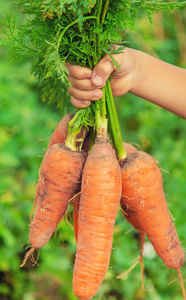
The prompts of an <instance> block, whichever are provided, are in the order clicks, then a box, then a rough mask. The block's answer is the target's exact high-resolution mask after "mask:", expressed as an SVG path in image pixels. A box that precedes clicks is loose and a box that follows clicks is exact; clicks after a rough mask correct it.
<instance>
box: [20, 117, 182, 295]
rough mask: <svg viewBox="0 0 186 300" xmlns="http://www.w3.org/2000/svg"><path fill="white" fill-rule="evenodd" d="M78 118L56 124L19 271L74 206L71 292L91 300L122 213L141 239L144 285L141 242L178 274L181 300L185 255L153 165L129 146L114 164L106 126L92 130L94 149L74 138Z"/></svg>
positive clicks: (87, 138)
mask: <svg viewBox="0 0 186 300" xmlns="http://www.w3.org/2000/svg"><path fill="white" fill-rule="evenodd" d="M76 118H77V116H76V115H73V114H70V115H66V116H65V117H64V118H63V119H62V120H61V121H60V122H59V124H58V126H57V128H56V129H55V131H54V133H53V134H52V137H51V139H50V142H49V145H48V149H47V151H46V153H45V155H44V158H43V161H42V164H41V168H40V175H39V180H38V183H37V187H36V200H35V204H34V206H36V208H35V213H34V217H33V219H32V220H31V224H30V243H31V249H30V250H29V251H28V252H27V253H26V255H25V258H24V261H23V263H22V265H21V266H24V264H25V263H26V260H27V259H28V257H29V256H30V257H31V259H32V260H33V259H34V258H33V252H34V251H35V250H36V249H39V248H41V247H43V246H44V245H45V244H46V243H47V242H48V241H49V239H50V238H51V236H52V234H53V233H54V231H55V229H56V227H57V225H58V223H59V222H60V220H61V219H62V217H63V216H64V214H65V212H66V211H67V209H68V206H69V205H70V204H73V208H74V210H73V216H74V233H75V238H76V242H77V252H76V258H75V265H74V274H73V291H74V294H75V295H76V296H77V297H78V298H79V299H81V300H88V299H92V298H93V297H94V296H95V295H96V293H97V291H98V289H99V287H100V285H101V283H102V281H103V280H104V277H105V274H106V272H107V270H108V267H109V261H110V255H111V250H112V240H113V229H114V224H115V219H116V213H117V210H118V207H119V206H121V209H122V211H123V215H124V217H125V218H126V219H127V221H128V222H130V223H131V224H132V225H133V226H134V228H136V229H137V230H138V231H139V234H140V236H141V251H140V253H141V258H140V260H141V271H142V272H141V273H142V281H143V259H142V252H143V243H144V240H145V234H146V235H147V236H148V238H149V240H150V241H151V243H152V245H153V247H154V249H155V251H156V253H157V254H158V255H159V257H160V258H161V259H162V260H163V262H164V264H165V265H166V266H167V267H169V268H174V269H176V270H177V272H178V275H179V278H180V282H181V287H182V292H183V297H184V299H186V295H185V289H184V284H183V279H182V275H181V271H180V269H181V266H182V265H183V264H184V261H185V256H184V251H183V249H182V247H181V244H180V241H179V238H178V235H177V232H176V229H175V226H174V223H173V221H172V218H171V215H170V213H169V210H168V207H167V204H166V200H165V196H164V191H163V184H162V176H161V172H160V169H159V168H158V165H157V163H156V161H155V160H154V159H153V158H152V157H151V156H150V155H149V154H147V153H145V152H143V151H138V150H137V149H136V148H135V147H134V146H132V145H130V144H127V143H123V144H122V146H123V152H122V153H123V154H122V155H123V156H124V157H123V158H120V159H119V158H118V155H117V152H116V150H115V148H114V147H113V142H111V141H110V137H109V134H108V132H107V130H106V128H105V127H104V126H99V125H98V127H97V128H96V129H95V130H94V131H95V132H96V134H95V136H94V140H93V141H94V143H93V142H92V141H91V139H92V137H91V136H92V135H91V134H90V130H88V129H87V128H83V127H81V129H80V130H79V132H78V134H77V135H76V138H74V136H73V135H71V131H72V127H73V124H74V120H75V119H76ZM98 124H100V123H99V122H98ZM102 124H104V122H103V123H102ZM69 139H71V140H73V145H74V141H75V144H76V151H74V150H72V149H70V148H69V147H68V145H69ZM124 154H125V155H124ZM32 213H33V211H32Z"/></svg>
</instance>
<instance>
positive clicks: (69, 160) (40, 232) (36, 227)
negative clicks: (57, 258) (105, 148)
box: [22, 144, 86, 265]
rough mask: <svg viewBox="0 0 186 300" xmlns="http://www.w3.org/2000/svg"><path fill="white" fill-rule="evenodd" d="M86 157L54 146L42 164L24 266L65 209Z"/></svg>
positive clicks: (53, 227)
mask: <svg viewBox="0 0 186 300" xmlns="http://www.w3.org/2000/svg"><path fill="white" fill-rule="evenodd" d="M85 158H86V155H85V154H84V153H83V152H74V151H71V150H70V149H68V148H67V147H65V146H64V144H55V145H52V146H51V147H50V148H48V150H47V152H46V153H45V156H44V158H43V161H42V165H41V169H40V176H39V181H38V184H37V188H36V210H35V214H34V218H33V220H32V222H31V226H30V235H29V238H30V243H31V246H32V248H31V249H30V251H28V252H27V254H26V256H25V259H24V261H23V264H22V265H24V263H25V262H26V260H27V258H28V257H29V255H31V254H32V253H33V251H34V250H35V249H38V248H41V247H43V246H44V245H45V244H46V243H47V242H48V241H49V239H50V237H51V236H52V234H53V232H54V231H55V229H56V227H57V225H58V223H59V221H60V220H61V218H62V217H63V215H64V213H65V211H66V210H67V207H68V204H69V201H70V199H71V198H72V197H73V195H74V194H75V192H76V190H77V187H78V185H79V182H80V178H81V174H82V169H83V165H84V163H85Z"/></svg>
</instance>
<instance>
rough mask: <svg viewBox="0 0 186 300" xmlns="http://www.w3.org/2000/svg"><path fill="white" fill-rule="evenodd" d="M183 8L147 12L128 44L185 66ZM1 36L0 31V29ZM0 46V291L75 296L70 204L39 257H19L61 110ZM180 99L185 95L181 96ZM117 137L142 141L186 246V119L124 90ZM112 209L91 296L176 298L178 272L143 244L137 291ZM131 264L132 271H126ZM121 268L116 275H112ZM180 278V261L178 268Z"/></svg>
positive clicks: (126, 237) (133, 248) (18, 299)
mask: <svg viewBox="0 0 186 300" xmlns="http://www.w3.org/2000/svg"><path fill="white" fill-rule="evenodd" d="M3 10H4V11H6V12H9V13H10V12H11V11H14V12H15V14H16V20H17V25H19V24H21V23H22V21H23V19H24V18H25V16H24V15H23V14H22V12H21V10H18V9H17V7H16V6H15V5H14V4H13V1H10V0H7V1H4V2H3V3H2V2H1V10H0V18H1V19H3V18H4V13H3ZM184 16H186V10H185V9H184V10H182V11H181V12H180V11H177V12H175V13H174V14H173V15H168V14H158V15H156V16H155V17H154V19H153V24H150V23H149V21H148V19H147V18H146V17H145V16H140V18H139V19H138V20H137V23H136V32H132V33H131V32H128V33H127V34H126V35H125V38H126V39H127V40H128V41H129V46H130V47H133V48H136V49H140V50H142V51H145V52H147V53H149V54H151V55H154V56H156V57H159V58H160V59H162V60H165V61H167V62H169V63H171V64H175V65H178V66H181V67H186V19H185V18H184ZM0 37H1V38H2V36H0ZM5 51H6V49H5V48H2V47H1V48H0V299H1V300H49V299H52V300H58V299H63V300H73V299H77V298H76V297H75V296H74V295H73V292H72V274H73V264H74V258H75V251H76V243H75V239H74V234H73V220H72V207H70V208H69V213H68V218H65V220H63V221H62V222H60V225H59V226H58V230H57V231H56V234H55V235H54V237H53V238H52V240H51V241H50V242H49V243H48V244H47V245H46V246H45V247H44V248H43V249H41V250H40V252H39V261H38V264H39V265H35V266H32V262H31V261H28V262H27V264H26V266H25V267H24V268H20V264H21V262H22V259H23V257H24V254H25V248H26V247H27V246H29V238H28V236H29V222H30V221H29V214H30V211H31V209H32V205H33V202H34V196H35V186H36V184H35V182H36V180H37V178H38V172H39V167H40V164H41V161H42V157H43V155H44V152H45V149H46V147H47V144H48V141H49V138H50V136H51V134H52V132H53V130H54V129H55V127H56V125H57V123H58V122H59V120H60V119H61V118H62V115H60V113H59V112H58V110H57V109H56V107H55V106H51V105H50V106H48V105H47V104H46V103H42V102H41V100H40V97H39V95H40V91H39V89H38V87H37V82H36V81H35V79H34V78H33V77H32V76H31V74H30V66H29V62H27V63H19V64H18V63H17V64H16V63H15V62H14V63H11V61H10V59H9V58H8V57H7V56H5V55H4V54H5ZM183 100H184V99H183ZM116 105H117V108H118V112H119V119H120V124H121V128H122V134H123V139H124V141H126V142H132V143H134V144H138V145H140V147H141V149H142V150H144V151H146V152H148V153H150V154H151V155H152V156H153V157H155V158H156V160H158V162H159V163H160V166H161V168H162V174H163V179H164V190H165V193H166V198H167V202H168V205H169V209H170V211H171V213H172V215H173V217H174V219H175V224H176V227H177V231H178V234H179V237H180V240H181V242H182V245H183V248H184V249H185V248H186V222H185V214H186V201H185V197H186V176H185V174H186V141H185V137H186V123H185V120H183V119H181V118H179V117H178V116H175V115H173V114H171V113H170V112H167V111H165V110H164V109H162V108H160V107H157V106H155V105H153V104H151V103H148V102H147V101H145V100H143V99H139V98H138V97H135V96H133V95H130V94H127V95H125V96H124V97H121V98H117V99H116ZM131 229H132V228H131V225H130V224H127V223H126V221H125V220H124V219H123V217H122V214H121V211H118V216H117V220H116V225H115V230H114V240H113V251H112V256H111V261H110V268H109V270H108V272H107V275H106V278H105V280H104V282H103V283H102V285H101V287H100V290H99V292H98V294H97V295H96V296H95V298H94V299H95V300H116V299H117V300H132V299H133V300H134V299H136V300H143V299H146V300H150V299H151V300H160V299H163V300H168V299H172V300H181V299H183V298H182V294H181V289H180V284H179V281H178V276H177V272H176V271H175V270H172V269H168V268H166V267H165V266H164V265H163V263H162V261H161V260H160V259H159V257H157V255H156V254H155V253H154V251H153V250H152V247H151V245H150V243H149V242H148V240H146V244H145V252H144V265H145V292H144V293H143V292H141V289H140V285H141V279H140V266H139V264H136V266H135V267H134V268H133V269H132V270H131V271H130V267H131V266H132V265H133V266H134V265H135V262H136V261H137V259H138V258H139V246H140V240H139V235H138V233H137V231H135V230H131ZM126 271H130V272H126ZM123 272H126V274H125V275H123V277H122V278H121V279H117V276H118V275H120V274H122V273H123ZM182 274H183V278H184V280H185V281H186V266H185V265H184V266H183V268H182Z"/></svg>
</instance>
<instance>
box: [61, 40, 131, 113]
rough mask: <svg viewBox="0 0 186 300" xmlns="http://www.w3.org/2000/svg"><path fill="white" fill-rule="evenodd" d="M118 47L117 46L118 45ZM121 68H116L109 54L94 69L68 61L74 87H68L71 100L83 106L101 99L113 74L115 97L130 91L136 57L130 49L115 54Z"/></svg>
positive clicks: (70, 78)
mask: <svg viewBox="0 0 186 300" xmlns="http://www.w3.org/2000/svg"><path fill="white" fill-rule="evenodd" d="M116 47H117V46H116ZM113 58H114V59H115V60H116V61H117V62H118V64H119V66H120V70H116V69H115V67H114V64H113V62H112V60H111V59H110V57H109V55H105V56H104V57H103V58H102V59H101V61H100V62H99V63H98V64H97V65H96V66H95V68H94V69H93V71H91V70H90V69H88V68H84V67H80V66H76V65H71V64H70V63H67V64H66V66H67V68H68V70H69V73H70V74H69V81H70V83H71V84H72V87H71V88H69V89H68V91H69V93H70V95H71V102H72V104H73V105H74V106H75V107H78V108H83V107H87V106H89V105H90V103H91V101H92V100H99V99H101V97H102V95H103V92H102V90H101V88H102V87H104V86H105V84H106V80H107V79H108V78H109V76H110V74H111V73H112V75H111V87H112V91H113V95H114V97H118V96H121V95H123V94H125V93H127V92H129V91H130V90H131V89H132V87H133V86H134V84H133V82H134V78H135V59H134V56H133V53H132V51H131V50H130V49H128V48H125V49H124V51H123V52H122V53H120V54H115V55H113Z"/></svg>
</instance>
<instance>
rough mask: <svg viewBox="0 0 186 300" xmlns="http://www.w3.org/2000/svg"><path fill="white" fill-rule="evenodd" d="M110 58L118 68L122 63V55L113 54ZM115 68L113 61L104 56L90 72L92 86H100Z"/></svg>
mask: <svg viewBox="0 0 186 300" xmlns="http://www.w3.org/2000/svg"><path fill="white" fill-rule="evenodd" d="M117 48H118V46H116V47H115V49H117ZM112 57H113V58H114V59H115V60H116V61H117V63H118V65H119V66H120V65H121V64H122V62H123V57H124V53H121V54H113V55H112ZM115 70H116V68H115V66H114V63H113V61H112V60H111V58H110V56H109V55H108V54H106V55H105V56H104V57H103V58H102V59H101V60H100V62H99V63H98V64H97V65H96V66H95V68H94V69H93V71H92V83H93V84H94V85H97V86H100V85H101V84H103V83H104V82H106V80H107V79H108V78H109V76H110V75H111V73H112V72H113V71H115Z"/></svg>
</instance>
